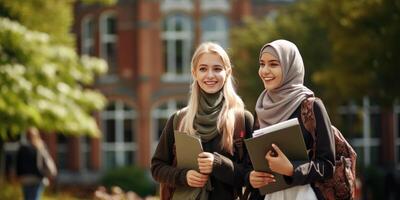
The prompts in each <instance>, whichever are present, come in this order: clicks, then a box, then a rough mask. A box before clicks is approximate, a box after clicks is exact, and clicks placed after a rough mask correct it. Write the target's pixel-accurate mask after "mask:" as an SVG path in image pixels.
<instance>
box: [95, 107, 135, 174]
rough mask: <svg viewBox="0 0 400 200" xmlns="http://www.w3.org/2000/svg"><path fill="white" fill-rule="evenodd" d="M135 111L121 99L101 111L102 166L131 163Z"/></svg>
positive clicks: (107, 167) (113, 166)
mask: <svg viewBox="0 0 400 200" xmlns="http://www.w3.org/2000/svg"><path fill="white" fill-rule="evenodd" d="M136 115H137V114H136V112H135V111H134V110H133V109H132V108H130V107H128V106H127V105H125V104H124V103H123V102H121V101H116V102H114V103H111V104H109V105H108V107H107V109H106V110H105V111H103V112H102V113H101V120H102V132H103V137H102V140H103V142H102V150H103V156H102V160H103V168H105V169H111V168H115V167H119V166H125V165H131V164H133V163H134V161H135V152H136V150H137V145H136V140H135V129H134V124H135V119H136Z"/></svg>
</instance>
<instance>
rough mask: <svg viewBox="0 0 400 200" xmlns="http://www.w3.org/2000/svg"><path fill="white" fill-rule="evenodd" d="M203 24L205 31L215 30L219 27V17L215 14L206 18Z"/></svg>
mask: <svg viewBox="0 0 400 200" xmlns="http://www.w3.org/2000/svg"><path fill="white" fill-rule="evenodd" d="M201 25H202V26H201V27H202V30H203V31H215V30H217V29H218V27H217V18H216V17H215V16H211V17H207V18H205V19H204V20H203V23H202V24H201Z"/></svg>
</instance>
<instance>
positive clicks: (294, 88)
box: [249, 40, 335, 200]
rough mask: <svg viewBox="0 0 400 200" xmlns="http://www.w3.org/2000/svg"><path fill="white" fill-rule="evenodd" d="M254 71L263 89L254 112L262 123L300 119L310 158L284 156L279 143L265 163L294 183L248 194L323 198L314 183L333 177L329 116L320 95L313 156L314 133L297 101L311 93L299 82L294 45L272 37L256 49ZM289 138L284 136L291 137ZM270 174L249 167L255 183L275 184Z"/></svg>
mask: <svg viewBox="0 0 400 200" xmlns="http://www.w3.org/2000/svg"><path fill="white" fill-rule="evenodd" d="M259 61H260V68H259V70H258V74H259V76H260V78H261V80H262V82H263V83H264V87H265V90H264V91H263V92H262V93H261V94H260V96H259V98H258V100H257V103H256V114H257V118H258V119H257V120H258V123H259V125H260V128H264V127H267V126H271V125H273V124H276V123H279V122H282V121H285V120H288V119H292V118H298V120H299V123H300V126H301V130H302V132H303V137H304V141H305V143H306V147H307V150H308V152H309V158H310V160H288V159H287V157H286V156H285V154H284V152H282V151H281V150H280V149H279V147H278V146H277V145H274V144H273V145H272V148H273V149H274V150H275V152H277V154H278V155H277V156H276V157H275V155H273V154H274V153H273V152H272V151H269V152H267V154H266V155H265V158H266V162H268V165H269V166H270V168H271V170H272V171H273V172H275V173H278V174H282V175H284V177H285V181H286V182H287V183H288V184H290V185H291V186H292V187H290V188H288V189H284V190H281V191H277V192H274V193H271V194H267V195H266V196H265V197H262V196H260V194H259V193H258V191H257V192H254V193H252V196H251V199H268V200H284V199H287V200H293V199H308V200H312V199H323V197H322V195H321V193H320V191H319V190H318V189H317V188H314V186H313V183H314V182H315V181H320V180H324V179H328V178H331V177H332V175H333V172H334V168H335V143H334V136H333V134H332V133H331V129H330V128H329V127H331V123H330V120H329V116H328V114H327V112H326V110H325V107H324V105H323V103H322V101H321V100H319V99H317V100H315V103H314V112H315V119H316V135H317V138H318V140H317V141H316V153H315V155H316V156H315V159H313V160H311V158H312V156H313V155H312V151H309V150H311V149H312V146H313V138H312V136H311V134H310V133H308V132H307V130H306V129H305V127H304V124H303V122H302V120H301V104H302V102H303V101H304V100H305V99H306V98H307V97H310V96H314V93H313V92H312V91H311V90H310V89H308V88H307V87H305V86H304V85H303V80H304V64H303V60H302V57H301V55H300V52H299V50H298V49H297V47H296V45H295V44H293V43H292V42H289V41H287V40H276V41H273V42H271V43H268V44H265V45H264V46H263V47H262V48H261V51H260V56H259ZM289 139H290V138H288V140H289ZM274 181H275V179H274V176H273V175H272V174H269V173H264V172H258V171H251V172H250V175H249V182H250V185H251V186H252V187H253V188H256V189H257V188H260V187H262V186H264V185H267V184H273V183H274Z"/></svg>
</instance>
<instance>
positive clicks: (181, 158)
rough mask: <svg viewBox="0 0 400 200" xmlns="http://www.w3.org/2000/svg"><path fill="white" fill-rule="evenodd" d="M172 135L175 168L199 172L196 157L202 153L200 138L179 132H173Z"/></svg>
mask: <svg viewBox="0 0 400 200" xmlns="http://www.w3.org/2000/svg"><path fill="white" fill-rule="evenodd" d="M174 134H175V147H176V160H177V167H178V168H186V169H195V170H199V166H198V164H197V157H198V155H199V154H200V153H201V152H203V147H202V145H201V140H200V138H199V137H197V136H194V135H188V134H186V133H184V132H179V131H175V132H174Z"/></svg>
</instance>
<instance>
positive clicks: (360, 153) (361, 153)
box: [353, 146, 365, 169]
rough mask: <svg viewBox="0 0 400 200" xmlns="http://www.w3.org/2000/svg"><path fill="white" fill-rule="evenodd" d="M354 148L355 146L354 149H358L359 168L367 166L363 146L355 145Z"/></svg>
mask: <svg viewBox="0 0 400 200" xmlns="http://www.w3.org/2000/svg"><path fill="white" fill-rule="evenodd" d="M353 148H354V151H356V153H357V168H358V169H361V168H363V167H365V166H364V160H365V159H364V150H363V147H354V146H353Z"/></svg>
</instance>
